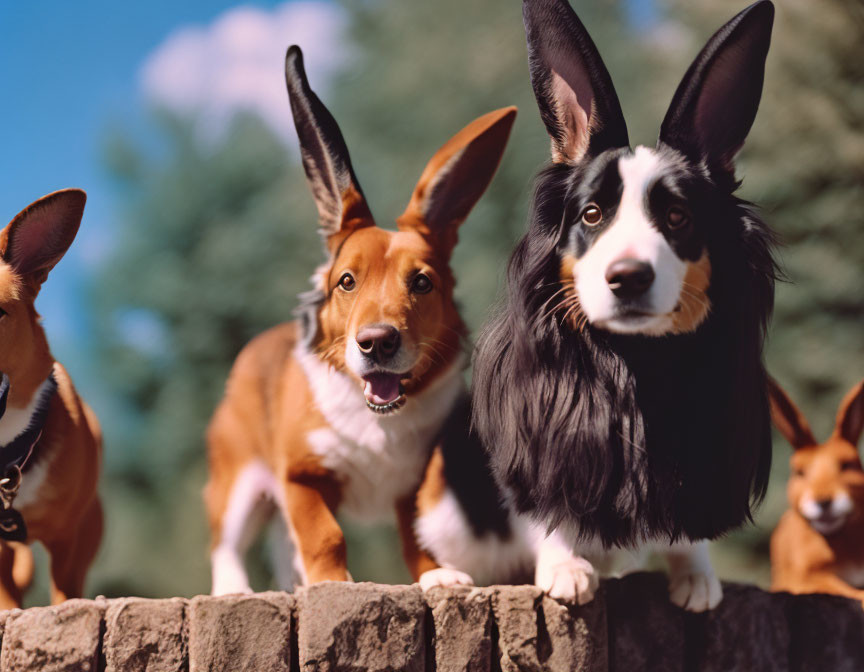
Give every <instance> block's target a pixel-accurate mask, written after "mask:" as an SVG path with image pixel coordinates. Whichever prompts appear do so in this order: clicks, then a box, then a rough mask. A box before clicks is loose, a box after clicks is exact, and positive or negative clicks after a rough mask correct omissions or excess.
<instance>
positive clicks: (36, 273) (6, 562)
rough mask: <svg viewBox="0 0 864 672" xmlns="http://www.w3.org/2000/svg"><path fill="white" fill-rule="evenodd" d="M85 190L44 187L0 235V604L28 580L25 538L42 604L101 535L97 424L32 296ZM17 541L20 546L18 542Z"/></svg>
mask: <svg viewBox="0 0 864 672" xmlns="http://www.w3.org/2000/svg"><path fill="white" fill-rule="evenodd" d="M86 198H87V197H86V195H85V194H84V192H83V191H80V190H78V189H67V190H64V191H57V192H54V193H53V194H49V195H48V196H45V197H44V198H41V199H39V200H38V201H36V202H35V203H33V204H32V205H30V206H28V207H27V208H25V209H24V210H23V211H22V212H21V213H20V214H18V216H16V217H15V219H13V220H12V221H11V222H10V223H9V225H8V226H7V227H6V228H5V229H3V231H2V232H0V371H2V372H3V373H4V374H5V377H6V379H5V380H4V383H5V382H7V381H8V385H7V386H6V388H5V390H4V395H3V396H4V398H5V399H4V401H5V412H3V410H4V409H3V404H2V403H0V416H2V417H0V474H2V481H0V500H2V513H0V539H2V541H0V609H8V608H11V607H15V606H20V604H21V597H22V591H23V590H24V589H25V588H26V587H27V585H29V582H30V579H31V578H32V556H31V554H30V549H29V548H28V547H27V546H26V545H25V544H29V543H31V542H33V541H41V542H42V543H43V544H44V546H45V548H47V549H48V553H49V555H50V556H51V602H52V603H54V604H56V603H58V602H62V601H63V600H66V599H68V598H70V597H80V596H81V593H82V591H83V588H84V578H85V575H86V573H87V570H88V568H89V567H90V564H91V562H92V561H93V558H94V556H95V555H96V550H97V548H98V546H99V541H100V539H101V537H102V508H101V505H100V503H99V498H98V496H97V494H96V484H97V481H98V478H99V464H100V456H101V436H100V432H99V424H98V423H97V421H96V418H95V416H94V415H93V413H92V411H91V410H90V409H89V408H88V407H87V405H86V404H85V403H84V402H83V401H81V399H80V398H79V396H78V394H77V393H76V391H75V387H74V386H73V385H72V381H71V380H70V378H69V375H68V374H67V373H66V370H65V369H64V368H63V366H62V365H61V364H60V363H58V362H56V361H54V358H53V357H52V356H51V351H50V350H49V348H48V341H47V339H46V338H45V332H44V330H43V329H42V325H41V324H40V318H39V315H38V314H37V312H36V309H35V308H34V305H33V303H34V301H35V299H36V296H37V295H38V294H39V289H40V288H41V286H42V283H43V282H44V281H45V278H46V277H47V276H48V272H49V271H50V270H51V269H52V268H54V266H55V265H56V264H57V262H58V261H60V259H61V258H62V257H63V255H64V254H65V253H66V250H67V249H69V246H70V245H71V244H72V241H73V240H74V239H75V234H76V233H77V232H78V226H79V224H80V223H81V217H82V215H83V213H84V202H85V201H86ZM21 542H24V543H21Z"/></svg>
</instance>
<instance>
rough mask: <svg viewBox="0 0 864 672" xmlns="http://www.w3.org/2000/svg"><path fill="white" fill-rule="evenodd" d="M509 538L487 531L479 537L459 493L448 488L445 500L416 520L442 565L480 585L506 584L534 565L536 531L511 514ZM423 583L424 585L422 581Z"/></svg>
mask: <svg viewBox="0 0 864 672" xmlns="http://www.w3.org/2000/svg"><path fill="white" fill-rule="evenodd" d="M510 525H511V529H512V531H513V534H512V535H511V536H510V538H508V539H501V538H500V537H499V536H498V535H496V534H493V533H487V534H486V535H484V536H483V537H480V538H478V537H476V536H475V535H474V531H473V530H472V528H471V525H470V524H469V523H468V519H467V518H466V516H465V512H464V511H463V510H462V507H461V506H460V505H459V502H458V500H457V499H456V496H455V495H454V494H453V492H452V491H451V490H450V489H449V488H448V489H446V490H445V491H444V495H443V496H442V497H441V500H440V501H439V502H438V503H437V504H436V505H435V506H434V507H433V508H432V509H430V510H429V511H425V512H424V513H423V515H421V516H419V517H418V518H417V520H416V521H415V523H414V531H415V533H416V535H417V541H418V543H419V544H420V547H421V548H425V549H426V550H428V551H430V552H431V553H432V555H433V556H434V557H435V560H436V561H437V562H438V564H439V565H441V566H442V567H445V568H449V569H458V570H460V571H462V572H465V573H467V574H469V575H470V576H471V578H472V579H473V580H474V582H475V583H476V584H477V585H481V586H485V585H490V584H494V583H506V582H508V581H511V580H513V579H514V578H515V577H517V576H518V575H519V574H520V573H522V572H524V571H526V570H528V571H530V570H531V568H532V567H533V566H534V561H535V560H534V555H535V551H534V548H533V547H534V545H535V544H534V541H533V533H532V532H531V530H530V529H529V527H528V523H527V522H526V521H525V520H523V519H522V518H519V517H516V516H511V517H510ZM421 585H422V584H421Z"/></svg>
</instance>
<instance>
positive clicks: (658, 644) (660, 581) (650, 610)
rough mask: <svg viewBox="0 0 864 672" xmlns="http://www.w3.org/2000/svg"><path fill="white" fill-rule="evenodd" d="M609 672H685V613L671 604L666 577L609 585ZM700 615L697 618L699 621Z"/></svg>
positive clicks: (645, 576) (627, 579)
mask: <svg viewBox="0 0 864 672" xmlns="http://www.w3.org/2000/svg"><path fill="white" fill-rule="evenodd" d="M604 587H605V590H606V610H607V613H608V620H607V622H608V624H609V632H608V637H609V669H610V670H614V671H615V672H619V671H621V672H624V671H625V670H626V671H628V672H629V670H640V672H652V671H655V670H656V672H681V671H682V670H684V669H685V665H684V663H685V652H686V651H685V636H684V633H685V628H684V621H685V618H684V616H685V611H684V610H683V609H680V608H679V607H676V606H675V605H674V604H672V603H671V602H670V601H669V591H668V588H667V578H666V576H665V575H663V574H642V573H640V574H631V575H629V576H627V577H624V578H623V579H612V580H609V581H606V582H605V585H604ZM699 617H700V616H696V618H699Z"/></svg>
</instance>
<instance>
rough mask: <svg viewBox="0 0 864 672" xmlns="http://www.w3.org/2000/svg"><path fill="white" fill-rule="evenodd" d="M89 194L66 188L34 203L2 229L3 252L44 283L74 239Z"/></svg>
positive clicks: (17, 267)
mask: <svg viewBox="0 0 864 672" xmlns="http://www.w3.org/2000/svg"><path fill="white" fill-rule="evenodd" d="M86 201H87V194H85V193H84V192H83V191H81V190H80V189H64V190H62V191H55V192H54V193H52V194H48V195H47V196H43V197H42V198H40V199H39V200H38V201H35V202H34V203H31V204H30V205H28V206H27V207H26V208H24V209H23V210H22V211H21V212H19V213H18V214H17V215H16V216H15V218H14V219H13V220H12V221H11V222H9V224H8V225H7V226H6V228H5V229H3V231H0V256H2V258H3V261H5V262H6V263H7V264H9V265H10V266H11V267H12V269H13V270H14V271H15V272H16V273H17V274H18V275H20V276H22V277H29V278H32V279H33V280H34V281H35V282H36V283H37V285H41V284H42V283H43V282H44V281H45V278H46V277H48V273H49V272H50V271H51V269H52V268H54V266H56V265H57V262H58V261H60V260H61V259H62V258H63V255H64V254H66V250H68V249H69V246H70V245H71V244H72V241H73V240H75V234H77V233H78V226H79V225H80V224H81V218H82V217H83V216H84V204H85V203H86Z"/></svg>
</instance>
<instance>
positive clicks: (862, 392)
mask: <svg viewBox="0 0 864 672" xmlns="http://www.w3.org/2000/svg"><path fill="white" fill-rule="evenodd" d="M862 430H864V380H862V381H861V382H860V383H858V384H857V385H856V386H855V387H853V388H852V389H851V390H849V393H848V394H847V395H846V396H845V397H843V401H842V402H840V410H839V411H838V413H837V426H836V428H835V429H834V434H835V436H839V437H841V438H843V439H846V440H847V441H848V442H849V443H851V444H852V445H855V446H857V445H858V441H859V440H860V438H861V431H862Z"/></svg>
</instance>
